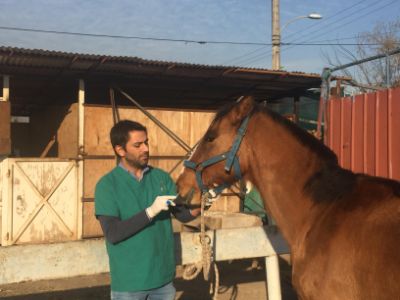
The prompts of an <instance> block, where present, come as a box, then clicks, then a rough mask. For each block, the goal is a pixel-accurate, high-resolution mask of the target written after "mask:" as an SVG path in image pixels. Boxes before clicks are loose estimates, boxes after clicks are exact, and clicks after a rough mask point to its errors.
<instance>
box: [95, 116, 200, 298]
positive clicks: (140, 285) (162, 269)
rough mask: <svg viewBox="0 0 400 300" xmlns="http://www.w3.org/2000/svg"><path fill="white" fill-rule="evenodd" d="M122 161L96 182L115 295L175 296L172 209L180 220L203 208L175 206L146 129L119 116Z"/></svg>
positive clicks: (115, 132)
mask: <svg viewBox="0 0 400 300" xmlns="http://www.w3.org/2000/svg"><path fill="white" fill-rule="evenodd" d="M110 139H111V144H112V146H113V149H114V151H115V153H116V155H117V156H118V157H119V159H120V163H119V165H118V166H117V167H115V168H114V169H113V170H112V171H111V172H109V173H108V174H106V175H105V176H103V177H102V178H101V179H100V180H99V182H98V183H97V185H96V191H95V213H96V217H97V218H98V220H99V221H100V224H101V228H102V230H103V233H104V236H105V239H106V246H107V253H108V256H109V264H110V275H111V299H112V300H120V299H124V300H126V299H132V300H133V299H135V300H142V299H143V300H144V299H149V300H153V299H154V300H158V299H159V300H172V299H174V297H175V288H174V286H173V283H172V281H173V279H174V277H175V256H174V239H173V232H172V226H171V218H170V212H172V213H173V214H174V215H175V217H176V218H177V219H178V220H180V221H181V222H188V221H191V220H193V219H194V218H195V217H196V216H197V215H198V214H199V213H200V211H199V210H193V211H190V210H189V209H186V208H183V207H176V206H175V203H174V202H173V200H174V199H175V197H176V196H175V195H176V190H175V184H174V182H173V181H172V179H171V177H170V176H169V175H168V173H166V172H164V171H162V170H160V169H157V168H153V167H151V166H149V165H148V161H149V140H148V137H147V129H146V127H144V126H143V125H141V124H139V123H137V122H133V121H128V120H124V121H120V122H118V123H117V124H115V125H114V127H113V128H112V129H111V132H110Z"/></svg>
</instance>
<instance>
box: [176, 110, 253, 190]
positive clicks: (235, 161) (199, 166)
mask: <svg viewBox="0 0 400 300" xmlns="http://www.w3.org/2000/svg"><path fill="white" fill-rule="evenodd" d="M249 119H250V115H248V116H247V117H246V118H244V119H243V121H242V124H241V125H240V127H239V129H238V132H237V134H236V137H235V140H234V142H233V144H232V147H231V149H230V150H229V151H227V152H224V153H222V154H219V155H216V156H213V157H211V158H209V159H207V160H205V161H203V162H201V163H195V162H193V161H190V160H185V161H184V163H183V165H184V166H185V167H187V168H189V169H192V170H193V171H195V173H196V181H197V185H198V186H199V188H200V190H201V192H202V193H207V192H208V191H210V189H209V188H208V187H207V186H205V185H204V184H203V180H202V177H201V174H202V172H203V170H204V169H205V168H207V167H208V166H211V165H213V164H216V163H218V162H220V161H223V160H226V163H225V171H226V172H230V171H231V169H232V165H233V170H234V177H235V179H236V180H240V179H241V178H242V173H241V171H240V164H239V158H238V157H237V152H238V150H239V147H240V143H241V142H242V140H243V137H244V135H245V133H246V129H247V124H248V123H249ZM229 186H230V184H228V183H223V184H221V185H219V186H217V187H215V188H213V190H214V192H215V193H216V195H218V194H220V193H222V191H223V190H224V189H226V188H228V187H229Z"/></svg>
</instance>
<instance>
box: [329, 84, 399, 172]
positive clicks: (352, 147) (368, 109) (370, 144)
mask: <svg viewBox="0 0 400 300" xmlns="http://www.w3.org/2000/svg"><path fill="white" fill-rule="evenodd" d="M327 104H328V107H327V108H328V109H327V114H328V115H327V123H328V124H327V125H328V126H327V132H326V137H325V143H326V144H327V146H329V147H330V148H331V149H332V150H333V151H334V152H335V153H336V154H337V156H338V159H339V162H340V164H341V166H342V167H344V168H346V169H350V170H352V171H354V172H362V173H367V174H370V175H375V176H382V177H388V178H392V179H396V180H400V88H394V89H388V90H382V91H379V92H376V93H370V94H362V95H357V96H354V97H344V98H330V99H329V100H328V103H327Z"/></svg>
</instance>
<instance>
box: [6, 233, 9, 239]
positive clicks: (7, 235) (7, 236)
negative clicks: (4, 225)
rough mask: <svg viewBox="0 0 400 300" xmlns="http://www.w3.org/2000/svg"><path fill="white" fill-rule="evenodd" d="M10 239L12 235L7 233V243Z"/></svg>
mask: <svg viewBox="0 0 400 300" xmlns="http://www.w3.org/2000/svg"><path fill="white" fill-rule="evenodd" d="M9 239H10V233H9V232H7V234H6V241H8V240H9Z"/></svg>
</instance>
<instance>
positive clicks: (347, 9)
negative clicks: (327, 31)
mask: <svg viewBox="0 0 400 300" xmlns="http://www.w3.org/2000/svg"><path fill="white" fill-rule="evenodd" d="M363 2H365V1H364V0H361V1H359V2H357V3H355V4H353V5H351V6H348V7H345V8H344V9H342V10H340V11H338V12H336V13H334V14H333V15H331V16H328V17H326V18H324V19H322V20H320V21H318V22H316V23H314V24H312V25H310V26H308V27H307V28H306V29H305V31H307V30H309V29H310V28H313V27H315V26H317V25H320V24H321V23H324V22H326V20H329V19H332V18H335V16H338V15H339V14H341V13H342V12H348V11H349V10H350V9H351V8H353V7H355V6H357V5H359V4H360V3H363ZM300 32H302V31H296V32H294V33H292V34H289V35H288V37H291V36H292V35H297V33H300ZM301 35H303V36H304V32H302V34H301ZM253 53H254V51H253V52H249V53H246V54H243V55H241V56H240V58H241V57H245V56H251V54H253ZM269 54H271V50H269V51H268V52H267V53H260V54H257V55H256V56H254V55H253V57H248V58H244V60H243V59H240V60H239V61H236V62H235V63H246V62H247V61H248V60H253V59H256V58H258V57H260V56H262V57H265V56H266V55H269Z"/></svg>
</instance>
